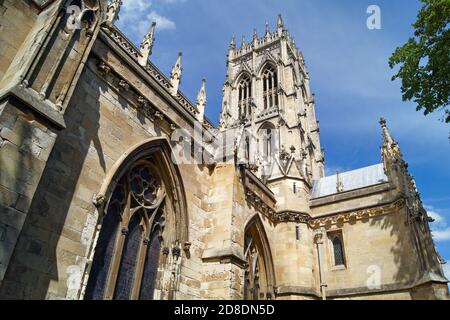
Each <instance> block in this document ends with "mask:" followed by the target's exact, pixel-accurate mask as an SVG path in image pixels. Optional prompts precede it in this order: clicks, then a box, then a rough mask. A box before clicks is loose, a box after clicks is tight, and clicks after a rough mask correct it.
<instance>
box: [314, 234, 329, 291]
mask: <svg viewBox="0 0 450 320" xmlns="http://www.w3.org/2000/svg"><path fill="white" fill-rule="evenodd" d="M314 242H315V243H316V245H317V256H318V260H319V261H318V263H319V278H320V279H319V281H320V293H321V295H322V300H326V299H327V294H326V289H325V288H326V287H327V284H326V282H325V275H324V271H323V265H324V263H323V232H322V231H321V230H318V231H317V232H316V234H315V235H314Z"/></svg>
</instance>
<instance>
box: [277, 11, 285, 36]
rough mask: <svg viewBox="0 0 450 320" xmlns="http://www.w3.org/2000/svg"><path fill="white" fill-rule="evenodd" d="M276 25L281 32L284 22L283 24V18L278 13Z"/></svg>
mask: <svg viewBox="0 0 450 320" xmlns="http://www.w3.org/2000/svg"><path fill="white" fill-rule="evenodd" d="M277 27H278V33H282V32H283V28H284V24H283V18H282V17H281V14H279V15H278V22H277Z"/></svg>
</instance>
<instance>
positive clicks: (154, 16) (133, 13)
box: [117, 0, 186, 39]
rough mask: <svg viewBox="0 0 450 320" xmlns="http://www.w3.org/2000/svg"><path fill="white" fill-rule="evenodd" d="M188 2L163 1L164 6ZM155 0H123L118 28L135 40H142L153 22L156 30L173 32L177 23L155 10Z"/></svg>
mask: <svg viewBox="0 0 450 320" xmlns="http://www.w3.org/2000/svg"><path fill="white" fill-rule="evenodd" d="M184 1H186V0H163V1H162V2H163V4H171V3H175V2H184ZM154 3H155V1H153V0H123V5H122V8H121V10H120V13H119V21H118V23H117V24H118V27H119V28H120V29H121V30H122V31H124V32H125V33H126V34H130V36H131V37H132V38H133V39H142V38H143V37H144V35H145V34H146V33H147V31H148V30H149V28H150V25H151V24H152V22H153V21H155V22H156V30H157V32H158V31H162V30H173V29H175V28H176V25H175V22H173V21H172V20H170V19H169V18H167V17H164V16H162V15H160V14H159V13H157V12H156V11H155V10H154Z"/></svg>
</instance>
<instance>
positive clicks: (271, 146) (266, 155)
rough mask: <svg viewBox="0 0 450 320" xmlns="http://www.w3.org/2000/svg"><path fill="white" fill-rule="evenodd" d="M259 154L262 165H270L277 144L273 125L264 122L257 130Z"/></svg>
mask: <svg viewBox="0 0 450 320" xmlns="http://www.w3.org/2000/svg"><path fill="white" fill-rule="evenodd" d="M258 139H259V150H260V151H261V152H260V153H259V154H260V155H262V160H263V162H264V163H267V164H270V163H272V162H273V161H272V160H273V159H274V156H275V152H276V149H277V144H278V134H277V130H276V128H275V125H274V124H273V123H271V122H269V121H265V122H264V123H263V124H261V126H260V127H259V129H258Z"/></svg>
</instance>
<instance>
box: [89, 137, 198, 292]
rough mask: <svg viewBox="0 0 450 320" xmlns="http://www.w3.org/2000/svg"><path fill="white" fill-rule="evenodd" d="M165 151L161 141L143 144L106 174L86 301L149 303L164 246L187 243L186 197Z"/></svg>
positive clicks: (166, 143)
mask: <svg viewBox="0 0 450 320" xmlns="http://www.w3.org/2000/svg"><path fill="white" fill-rule="evenodd" d="M170 152H171V148H170V144H169V142H168V141H167V140H166V139H161V138H155V139H149V140H146V141H144V142H142V143H140V144H138V145H136V146H134V147H133V148H131V149H130V150H129V151H127V152H125V153H124V154H123V155H122V157H121V158H120V159H119V160H118V161H117V162H116V164H115V165H114V166H113V167H112V169H111V170H110V173H109V174H108V175H107V178H106V179H105V181H104V183H103V185H102V188H101V191H100V194H99V196H97V201H98V202H99V203H98V213H99V222H98V225H100V226H101V228H100V231H99V232H98V236H96V237H95V238H97V237H98V238H97V241H94V242H95V243H93V244H92V247H91V254H90V256H91V257H92V266H91V270H90V271H89V274H86V278H87V279H86V280H87V283H86V293H85V295H84V298H85V299H121V300H123V299H153V294H154V292H155V289H157V287H158V285H157V280H158V269H159V267H160V266H161V265H160V261H161V254H162V249H163V245H164V247H166V248H168V247H171V246H174V245H175V246H178V247H179V246H180V244H183V243H187V242H188V221H189V220H188V216H187V211H186V208H187V206H186V199H185V193H184V188H183V184H182V180H181V176H180V172H179V169H178V167H177V166H176V165H175V164H174V163H173V162H172V161H171V154H170ZM159 289H161V286H159ZM171 295H172V292H167V293H166V296H171Z"/></svg>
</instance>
